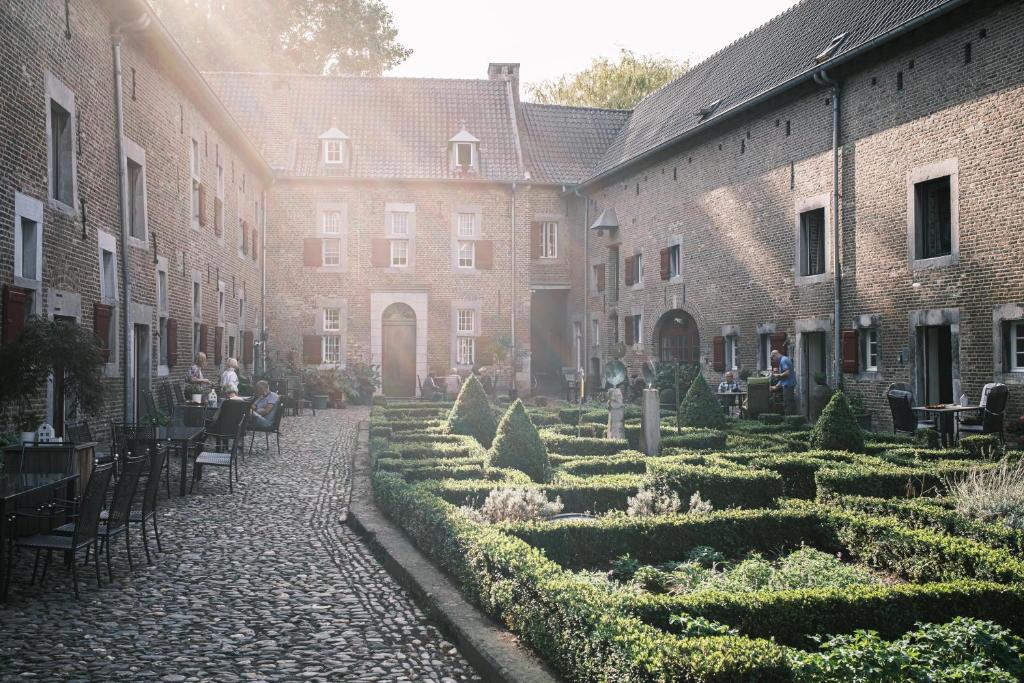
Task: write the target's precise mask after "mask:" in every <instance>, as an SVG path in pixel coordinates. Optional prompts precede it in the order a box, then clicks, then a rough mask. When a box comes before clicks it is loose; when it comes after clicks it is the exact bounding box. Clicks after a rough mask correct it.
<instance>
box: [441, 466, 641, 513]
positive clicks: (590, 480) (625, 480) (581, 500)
mask: <svg viewBox="0 0 1024 683" xmlns="http://www.w3.org/2000/svg"><path fill="white" fill-rule="evenodd" d="M644 481H645V477H644V475H638V474H609V475H593V476H587V477H577V476H573V475H570V474H565V473H556V476H554V477H553V478H552V480H551V481H550V482H548V483H546V484H536V483H535V484H533V486H534V487H536V488H543V489H544V490H545V491H547V492H548V495H550V496H558V497H559V498H561V499H562V503H563V504H565V511H566V512H591V513H603V512H609V511H612V510H622V511H624V510H625V509H626V501H627V500H628V499H629V497H630V496H635V495H636V492H637V491H638V490H639V488H640V485H641V484H642V483H643V482H644ZM421 486H423V487H424V489H425V490H428V491H431V492H432V493H434V494H436V495H437V496H439V497H441V498H443V499H444V500H446V501H448V502H449V503H452V504H455V505H464V504H469V505H473V506H479V505H481V504H482V503H483V501H484V500H485V499H486V498H487V496H488V494H489V493H490V492H491V489H493V488H495V485H494V482H492V481H481V480H466V481H455V480H449V481H427V482H423V483H422V484H421Z"/></svg>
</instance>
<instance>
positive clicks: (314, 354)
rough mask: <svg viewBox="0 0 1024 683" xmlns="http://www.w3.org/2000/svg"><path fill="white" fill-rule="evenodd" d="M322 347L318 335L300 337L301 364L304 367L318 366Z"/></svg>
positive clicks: (320, 360)
mask: <svg viewBox="0 0 1024 683" xmlns="http://www.w3.org/2000/svg"><path fill="white" fill-rule="evenodd" d="M322 352H323V345H322V344H321V341H320V335H318V334H304V335H302V362H303V363H305V364H306V365H319V364H320V363H321V362H322V358H323V356H322Z"/></svg>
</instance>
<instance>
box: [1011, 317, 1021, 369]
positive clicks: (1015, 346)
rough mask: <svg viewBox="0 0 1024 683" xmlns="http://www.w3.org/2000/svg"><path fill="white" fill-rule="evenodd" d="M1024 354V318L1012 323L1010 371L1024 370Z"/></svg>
mask: <svg viewBox="0 0 1024 683" xmlns="http://www.w3.org/2000/svg"><path fill="white" fill-rule="evenodd" d="M1022 354H1024V320H1015V321H1012V322H1011V323H1010V372H1024V362H1019V361H1020V356H1021V355H1022Z"/></svg>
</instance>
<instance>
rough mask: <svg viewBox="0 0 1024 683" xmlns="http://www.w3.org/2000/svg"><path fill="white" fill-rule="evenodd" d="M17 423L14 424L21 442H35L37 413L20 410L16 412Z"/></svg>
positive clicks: (37, 424) (37, 425) (37, 421)
mask: <svg viewBox="0 0 1024 683" xmlns="http://www.w3.org/2000/svg"><path fill="white" fill-rule="evenodd" d="M15 422H16V423H17V424H16V425H15V426H16V427H17V429H18V431H19V432H20V433H21V443H35V442H36V428H38V427H39V415H37V414H36V413H30V412H21V413H19V414H18V418H17V420H15Z"/></svg>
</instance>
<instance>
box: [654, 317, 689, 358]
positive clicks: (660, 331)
mask: <svg viewBox="0 0 1024 683" xmlns="http://www.w3.org/2000/svg"><path fill="white" fill-rule="evenodd" d="M655 334H656V335H657V338H658V360H660V361H662V362H665V363H699V362H700V333H699V332H698V331H697V321H696V320H694V319H693V316H691V315H690V314H689V313H687V312H686V311H684V310H682V309H675V310H672V311H669V312H668V313H665V314H664V315H663V316H661V318H659V319H658V324H657V326H656V332H655Z"/></svg>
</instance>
